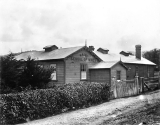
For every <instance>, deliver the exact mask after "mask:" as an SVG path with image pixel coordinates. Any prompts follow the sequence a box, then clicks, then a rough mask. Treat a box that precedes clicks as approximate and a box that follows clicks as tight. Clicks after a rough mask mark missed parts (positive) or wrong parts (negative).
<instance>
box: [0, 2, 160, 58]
mask: <svg viewBox="0 0 160 125" xmlns="http://www.w3.org/2000/svg"><path fill="white" fill-rule="evenodd" d="M85 41H87V46H91V45H92V46H94V47H95V48H99V47H103V48H107V49H109V50H110V51H109V52H120V51H122V50H124V51H135V45H137V44H140V45H141V46H142V51H147V50H151V49H154V48H160V0H0V55H3V54H8V53H10V52H14V53H15V52H21V51H29V50H43V47H44V46H47V45H57V46H58V47H62V48H66V47H73V46H84V45H85Z"/></svg>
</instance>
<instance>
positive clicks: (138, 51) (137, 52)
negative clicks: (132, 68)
mask: <svg viewBox="0 0 160 125" xmlns="http://www.w3.org/2000/svg"><path fill="white" fill-rule="evenodd" d="M136 59H139V60H141V45H136Z"/></svg>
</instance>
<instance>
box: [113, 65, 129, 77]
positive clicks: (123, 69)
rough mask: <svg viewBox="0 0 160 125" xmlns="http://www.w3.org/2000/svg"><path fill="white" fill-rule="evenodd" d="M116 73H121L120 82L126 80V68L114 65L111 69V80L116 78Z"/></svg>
mask: <svg viewBox="0 0 160 125" xmlns="http://www.w3.org/2000/svg"><path fill="white" fill-rule="evenodd" d="M117 71H121V80H126V68H124V67H123V66H122V65H120V64H116V65H115V66H113V67H112V68H111V78H112V77H115V78H116V77H117Z"/></svg>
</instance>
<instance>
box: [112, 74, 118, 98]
mask: <svg viewBox="0 0 160 125" xmlns="http://www.w3.org/2000/svg"><path fill="white" fill-rule="evenodd" d="M112 81H113V95H114V98H117V85H116V77H115V76H113V78H112Z"/></svg>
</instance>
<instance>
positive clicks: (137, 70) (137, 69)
mask: <svg viewBox="0 0 160 125" xmlns="http://www.w3.org/2000/svg"><path fill="white" fill-rule="evenodd" d="M135 70H136V74H135V75H136V76H138V72H139V68H138V66H136V69H135Z"/></svg>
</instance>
